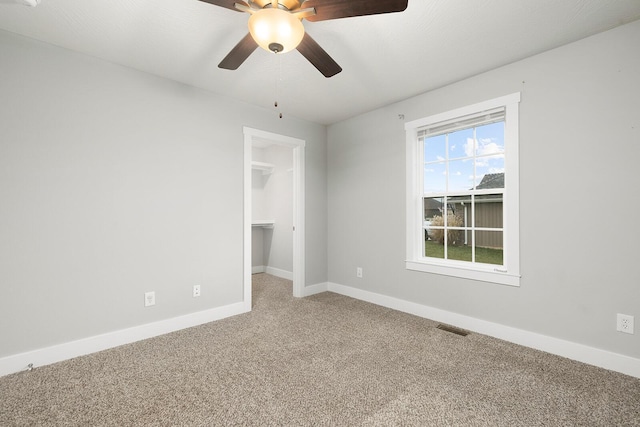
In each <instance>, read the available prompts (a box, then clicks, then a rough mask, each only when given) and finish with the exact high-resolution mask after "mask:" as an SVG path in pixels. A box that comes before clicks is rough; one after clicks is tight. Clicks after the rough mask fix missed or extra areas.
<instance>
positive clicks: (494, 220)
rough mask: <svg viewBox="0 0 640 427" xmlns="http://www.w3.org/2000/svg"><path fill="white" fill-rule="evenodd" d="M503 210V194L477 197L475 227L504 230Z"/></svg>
mask: <svg viewBox="0 0 640 427" xmlns="http://www.w3.org/2000/svg"><path fill="white" fill-rule="evenodd" d="M503 210H504V208H503V203H502V194H484V195H480V196H475V226H476V227H486V228H502V227H503V219H502V218H503ZM500 247H502V244H501V245H500Z"/></svg>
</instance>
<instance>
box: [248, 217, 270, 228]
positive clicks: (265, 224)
mask: <svg viewBox="0 0 640 427" xmlns="http://www.w3.org/2000/svg"><path fill="white" fill-rule="evenodd" d="M274 224H275V221H274V220H272V219H257V220H254V221H252V222H251V227H262V228H273V225H274Z"/></svg>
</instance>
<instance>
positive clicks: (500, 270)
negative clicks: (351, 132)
mask: <svg viewBox="0 0 640 427" xmlns="http://www.w3.org/2000/svg"><path fill="white" fill-rule="evenodd" d="M519 102H520V94H519V93H515V94H512V95H507V96H504V97H501V98H497V99H493V100H490V101H486V102H482V103H479V104H475V105H470V106H467V107H463V108H459V109H456V110H453V111H449V112H445V113H442V114H437V115H434V116H430V117H426V118H423V119H419V120H415V121H412V122H409V123H407V124H406V125H405V130H406V133H407V262H406V267H407V269H410V270H418V271H424V272H430V273H437V274H444V275H449V276H456V277H464V278H469V279H475V280H481V281H486V282H494V283H500V284H506V285H513V286H518V285H519V284H520V259H519V258H520V254H519V213H518V205H519V197H518V187H519V183H518V180H519V178H518V104H519Z"/></svg>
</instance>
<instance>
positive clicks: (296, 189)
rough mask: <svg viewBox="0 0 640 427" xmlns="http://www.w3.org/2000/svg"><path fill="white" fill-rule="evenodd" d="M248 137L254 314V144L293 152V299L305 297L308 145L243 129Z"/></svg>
mask: <svg viewBox="0 0 640 427" xmlns="http://www.w3.org/2000/svg"><path fill="white" fill-rule="evenodd" d="M242 130H243V134H244V220H243V234H244V245H243V248H244V254H243V273H244V274H243V302H244V308H245V310H246V311H250V310H251V212H252V206H251V205H252V200H251V199H252V197H251V173H252V172H251V160H252V158H251V157H252V151H253V150H252V147H253V143H254V141H257V140H261V141H265V140H267V141H271V142H273V143H274V144H276V145H282V146H285V147H289V148H291V149H293V296H294V297H298V298H300V297H303V296H304V286H305V283H304V282H305V254H304V248H305V224H304V218H305V214H304V188H305V186H304V146H305V141H304V140H302V139H298V138H293V137H290V136H285V135H280V134H277V133H272V132H266V131H263V130H259V129H253V128H250V127H246V126H245V127H243V128H242Z"/></svg>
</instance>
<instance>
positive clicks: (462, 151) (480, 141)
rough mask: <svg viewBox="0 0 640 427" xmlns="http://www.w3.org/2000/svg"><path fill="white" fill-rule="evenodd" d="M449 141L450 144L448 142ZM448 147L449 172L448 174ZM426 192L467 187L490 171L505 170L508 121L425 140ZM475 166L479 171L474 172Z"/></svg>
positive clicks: (458, 189) (439, 191)
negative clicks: (505, 129) (474, 134)
mask: <svg viewBox="0 0 640 427" xmlns="http://www.w3.org/2000/svg"><path fill="white" fill-rule="evenodd" d="M447 142H448V144H447ZM447 148H448V154H449V155H448V158H449V173H448V174H447V161H446V159H447ZM424 161H425V165H424V192H425V193H432V192H437V193H441V192H444V191H446V190H447V187H446V185H447V177H448V178H449V179H448V184H449V187H448V191H465V190H469V189H470V188H472V187H473V186H474V176H475V183H476V184H478V183H479V182H480V181H481V180H482V177H483V176H484V175H485V174H488V173H500V172H504V122H498V123H491V124H488V125H483V126H478V127H477V128H476V138H475V139H474V138H473V129H463V130H459V131H456V132H453V133H450V134H448V135H438V136H434V137H430V138H425V140H424ZM474 167H475V175H474Z"/></svg>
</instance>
